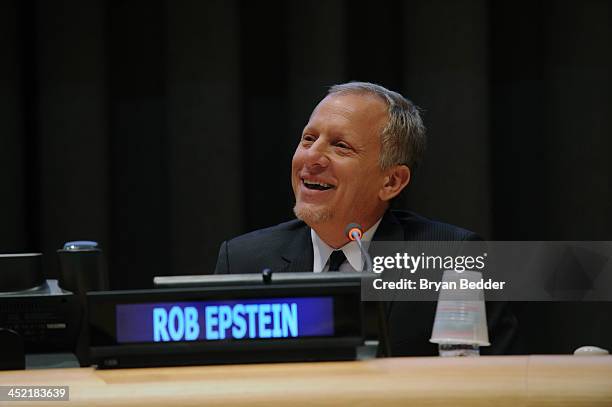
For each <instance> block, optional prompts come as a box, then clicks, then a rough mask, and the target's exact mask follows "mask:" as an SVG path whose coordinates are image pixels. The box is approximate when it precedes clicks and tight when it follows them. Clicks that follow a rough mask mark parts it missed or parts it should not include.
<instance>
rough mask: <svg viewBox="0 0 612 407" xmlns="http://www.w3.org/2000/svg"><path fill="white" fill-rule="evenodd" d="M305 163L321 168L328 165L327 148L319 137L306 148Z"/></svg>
mask: <svg viewBox="0 0 612 407" xmlns="http://www.w3.org/2000/svg"><path fill="white" fill-rule="evenodd" d="M306 165H307V166H309V167H321V168H326V167H327V166H328V165H329V156H328V149H327V146H326V145H325V143H324V142H322V140H321V139H319V140H317V141H316V142H315V143H314V144H313V145H311V146H310V148H309V149H307V150H306Z"/></svg>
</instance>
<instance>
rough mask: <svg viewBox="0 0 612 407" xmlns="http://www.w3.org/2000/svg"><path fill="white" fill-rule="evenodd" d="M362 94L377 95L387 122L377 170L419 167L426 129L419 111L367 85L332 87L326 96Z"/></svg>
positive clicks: (394, 95) (396, 96) (351, 83)
mask: <svg viewBox="0 0 612 407" xmlns="http://www.w3.org/2000/svg"><path fill="white" fill-rule="evenodd" d="M348 93H357V94H359V93H362V94H363V93H365V94H371V95H375V96H378V97H379V98H381V99H382V100H383V101H384V102H385V103H386V104H387V108H388V112H389V121H388V122H387V125H386V126H385V128H384V129H383V131H382V134H381V152H380V159H379V163H380V167H381V168H382V169H383V170H386V169H388V168H391V167H392V166H394V165H406V166H407V167H408V168H410V170H411V171H415V169H416V168H417V167H418V166H419V164H420V162H421V161H422V159H423V154H424V153H425V126H424V125H423V121H422V120H421V115H420V113H419V108H418V107H417V106H416V105H415V104H413V103H412V102H411V101H409V100H408V99H406V98H404V97H403V96H402V95H400V94H399V93H397V92H393V91H391V90H389V89H387V88H384V87H382V86H380V85H376V84H374V83H369V82H349V83H343V84H340V85H334V86H332V87H331V88H330V89H329V91H328V93H327V94H328V95H333V94H340V95H341V94H348Z"/></svg>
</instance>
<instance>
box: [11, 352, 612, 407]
mask: <svg viewBox="0 0 612 407" xmlns="http://www.w3.org/2000/svg"><path fill="white" fill-rule="evenodd" d="M0 385H16V386H20V385H21V386H25V385H62V386H65V385H67V386H70V402H69V403H67V404H69V405H70V406H78V405H109V406H121V405H131V406H164V407H165V406H171V407H175V406H215V405H223V406H232V405H249V406H285V405H290V406H291V407H297V406H300V405H317V404H319V405H320V404H325V405H351V406H353V405H363V406H371V405H376V406H382V405H408V404H409V403H416V404H417V405H425V406H438V405H440V406H441V405H444V406H484V405H492V404H493V403H494V404H495V406H496V407H502V406H513V407H516V406H612V356H582V357H579V356H496V357H492V356H489V357H480V358H438V357H431V358H390V359H373V360H367V361H357V362H321V363H278V364H258V365H229V366H227V365H226V366H198V367H170V368H148V369H119V370H95V369H93V368H80V369H48V370H34V371H8V372H0ZM0 404H1V402H0ZM7 404H9V403H7ZM32 404H34V405H36V406H41V405H45V404H51V405H55V406H57V405H58V404H59V403H58V402H49V403H47V402H34V403H32ZM10 405H17V406H24V405H25V404H24V402H11V403H10Z"/></svg>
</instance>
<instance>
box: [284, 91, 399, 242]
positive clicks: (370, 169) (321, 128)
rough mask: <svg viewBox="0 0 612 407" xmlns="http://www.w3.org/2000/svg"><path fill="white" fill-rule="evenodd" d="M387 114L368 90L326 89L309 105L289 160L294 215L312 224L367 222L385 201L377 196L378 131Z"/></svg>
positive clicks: (380, 178) (381, 179)
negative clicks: (329, 91) (330, 91)
mask: <svg viewBox="0 0 612 407" xmlns="http://www.w3.org/2000/svg"><path fill="white" fill-rule="evenodd" d="M387 120H388V113H387V107H386V105H385V103H384V102H383V101H382V100H380V99H378V98H377V97H375V96H373V95H367V94H365V95H364V94H344V95H329V96H327V97H326V98H325V99H323V100H322V101H321V102H320V103H319V105H318V106H317V107H316V108H315V110H314V111H313V113H312V115H311V116H310V120H309V121H308V124H307V125H306V127H305V128H304V130H303V132H302V139H301V141H300V144H299V145H298V147H297V149H296V150H295V154H294V155H293V161H292V171H291V172H292V179H291V183H292V186H293V193H294V194H295V201H296V204H295V208H294V212H295V214H296V216H297V217H298V218H300V219H302V220H303V221H305V222H306V223H307V224H308V225H310V226H311V227H313V228H315V229H316V226H317V225H321V224H324V223H329V222H331V223H332V224H333V225H334V227H338V228H340V230H343V229H344V226H345V225H346V224H348V223H350V222H358V223H361V224H362V225H363V226H364V227H365V228H368V227H370V226H371V225H372V224H373V223H375V222H376V221H377V220H378V218H379V217H380V216H381V215H382V213H383V212H384V210H385V209H386V207H387V203H386V202H385V201H383V200H381V199H380V197H379V191H380V190H381V188H382V187H383V185H384V182H385V181H384V178H385V176H384V173H383V171H382V170H381V169H380V166H379V161H378V160H379V156H380V151H381V139H380V135H381V132H382V130H383V128H384V127H385V125H386V123H387Z"/></svg>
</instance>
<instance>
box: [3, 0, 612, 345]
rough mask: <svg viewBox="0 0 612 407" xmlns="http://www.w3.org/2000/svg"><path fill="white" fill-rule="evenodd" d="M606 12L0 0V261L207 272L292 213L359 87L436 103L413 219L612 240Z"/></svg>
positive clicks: (53, 269)
mask: <svg viewBox="0 0 612 407" xmlns="http://www.w3.org/2000/svg"><path fill="white" fill-rule="evenodd" d="M611 9H612V3H611V2H609V1H606V0H588V1H569V0H565V1H563V0H559V1H543V0H529V1H527V0H516V1H512V2H507V1H485V0H474V1H456V0H412V1H398V0H381V1H377V2H372V1H365V0H355V1H348V0H344V1H343V0H331V1H316V0H311V1H266V2H254V1H247V0H242V1H238V0H233V1H232V0H224V1H182V0H179V1H170V0H147V1H144V0H129V1H128V0H125V1H118V0H94V1H87V2H84V1H77V0H63V1H60V0H58V1H45V0H38V1H19V0H8V1H3V2H1V3H0V30H1V35H0V49H1V50H2V55H3V57H2V63H1V64H0V81H1V83H0V89H1V93H0V123H1V128H0V131H1V137H0V162H2V171H1V172H0V185H1V186H2V189H1V190H2V195H1V197H2V198H1V199H0V225H1V227H0V252H16V251H42V252H43V253H44V254H45V272H46V273H47V275H48V276H49V277H55V276H57V264H56V258H55V254H54V252H55V250H56V249H58V248H60V247H61V245H62V244H63V242H65V241H68V240H77V239H92V240H97V241H99V242H100V243H101V245H102V247H103V249H104V250H105V253H106V255H107V257H108V260H109V265H110V277H111V285H112V287H113V288H130V287H147V286H150V285H151V279H152V277H153V276H155V275H172V274H203V273H209V272H211V271H212V270H213V268H214V264H215V262H216V255H217V250H218V247H219V244H220V243H221V241H222V240H224V239H227V238H229V237H232V236H235V235H238V234H241V233H243V232H246V231H249V230H253V229H256V228H259V227H263V226H268V225H272V224H276V223H278V222H281V221H284V220H288V219H290V218H291V217H292V211H291V207H292V193H291V188H290V182H289V168H290V161H291V157H292V154H293V150H294V148H295V146H296V143H297V141H298V138H299V135H300V131H301V128H302V127H303V125H304V124H305V123H306V121H307V118H308V115H309V114H310V112H311V110H312V108H313V107H314V106H315V105H316V103H317V102H318V100H319V99H320V98H321V97H322V96H323V95H324V94H325V92H326V88H327V87H328V86H329V85H332V84H335V83H339V82H345V81H349V80H366V81H371V82H377V83H380V84H382V85H384V86H387V87H389V88H391V89H394V90H397V91H399V92H401V93H403V94H404V95H405V96H407V97H408V98H410V99H412V100H413V101H414V102H415V103H417V104H418V105H419V106H421V107H422V108H423V109H424V110H425V114H424V118H425V122H426V125H427V127H428V129H429V133H428V134H429V148H428V152H427V157H426V162H425V164H424V166H423V167H422V168H421V170H420V171H419V172H418V173H417V174H416V176H415V178H414V182H413V183H412V184H411V186H410V189H409V191H408V194H407V196H406V198H405V202H403V203H402V206H405V207H408V208H412V209H414V210H416V211H419V212H421V213H423V214H425V215H427V216H430V217H433V218H437V219H440V220H443V221H446V222H449V223H454V224H458V225H460V226H463V227H466V228H469V229H472V230H475V231H477V232H479V233H480V234H481V235H483V236H484V237H486V238H489V239H495V240H515V239H516V240H536V239H541V240H612V207H611V204H610V203H611V202H612V186H611V183H610V174H611V173H612V163H611V160H610V159H609V156H610V153H611V152H612V137H610V135H611V134H612V123H611V113H612V109H611V107H612V88H611V84H612V82H611V81H610V75H611V72H612V53H611V51H610V50H612V24H610V21H612V20H611V17H612V15H611V14H612V13H611ZM559 315H561V314H559ZM608 322H609V318H608ZM611 344H612V342H611Z"/></svg>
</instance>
